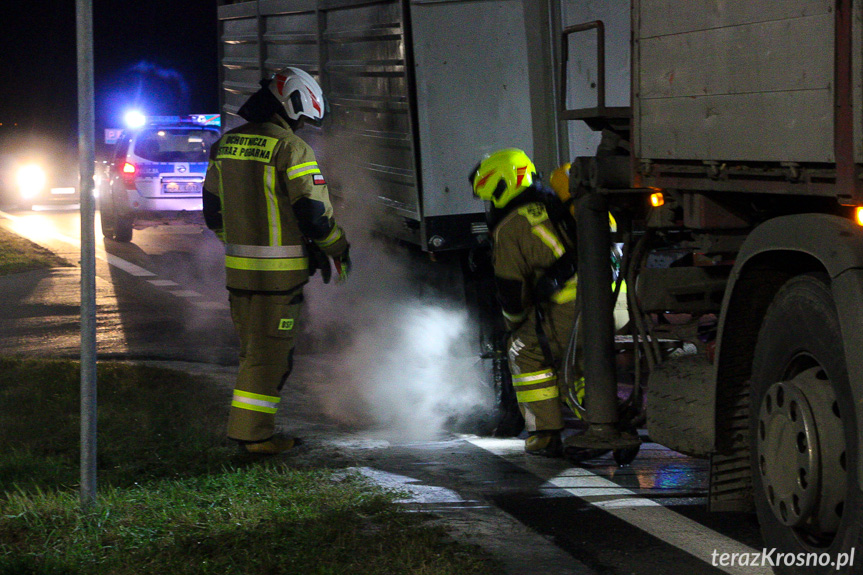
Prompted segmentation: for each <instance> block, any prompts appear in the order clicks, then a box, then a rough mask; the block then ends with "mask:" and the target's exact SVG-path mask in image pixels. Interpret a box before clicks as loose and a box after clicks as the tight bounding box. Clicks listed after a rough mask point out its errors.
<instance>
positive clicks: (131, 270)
mask: <svg viewBox="0 0 863 575" xmlns="http://www.w3.org/2000/svg"><path fill="white" fill-rule="evenodd" d="M0 217H2V218H5V219H7V220H10V221H12V222H17V221H19V220H20V221H23V218H21V216H15V215H13V214H8V213H6V212H3V211H0ZM40 233H42V234H43V235H44V236H46V237H49V238H52V239H55V240H58V241H61V242H63V243H66V244H70V245H72V246H75V247H77V248H79V249H80V248H81V241H80V240H79V239H78V238H73V237H71V236H67V235H65V234H61V233H59V232H56V231H53V230H52V231H49V232H40ZM25 237H26V236H25ZM31 241H32V240H31ZM96 258H97V259H100V260H102V261H103V262H106V263H107V264H108V265H111V266H114V267H115V268H117V269H120V270H123V271H124V272H126V273H128V274H130V275H133V276H135V277H150V278H155V277H158V276H157V275H156V274H155V273H153V272H151V271H150V270H148V269H145V268H142V267H141V266H139V265H136V264H133V263H132V262H129V261H126V260H124V259H123V258H120V257H118V256H115V255H113V254H109V253H108V252H106V251H105V248H104V247H100V246H98V245H97V246H96ZM147 281H148V282H149V283H151V284H152V285H154V286H157V287H164V288H167V287H181V286H180V284H178V283H176V282H174V281H171V280H164V279H150V280H147ZM167 291H168V292H169V293H171V294H173V295H175V296H177V297H181V298H185V299H191V298H199V297H203V295H202V294H200V293H198V292H196V291H193V290H167ZM190 303H194V304H195V306H196V307H199V308H201V309H210V310H222V309H228V307H229V306H228V305H227V304H225V303H223V302H200V301H198V302H196V301H194V300H191V301H190Z"/></svg>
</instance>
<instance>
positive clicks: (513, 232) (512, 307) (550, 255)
mask: <svg viewBox="0 0 863 575" xmlns="http://www.w3.org/2000/svg"><path fill="white" fill-rule="evenodd" d="M493 234H494V236H493V237H494V252H493V256H492V258H493V265H494V275H495V282H496V284H497V288H498V296H499V298H500V303H501V307H502V308H503V315H504V318H505V319H506V320H507V323H508V325H509V326H510V327H513V326H514V325H518V324H520V323H521V322H522V321H524V319H525V318H526V316H527V311H528V308H530V307H531V306H533V305H535V304H536V303H537V294H536V289H537V283H538V282H540V281H541V280H542V278H543V276H544V275H545V274H546V273H547V272H548V270H549V268H551V267H552V266H553V265H554V264H555V262H557V261H558V260H559V259H560V258H561V256H563V255H564V253H566V243H565V242H564V241H562V239H561V237H560V235H559V232H558V231H557V229H556V228H555V226H554V225H552V222H551V220H550V219H549V216H548V213H547V212H546V208H545V206H544V205H543V204H542V203H541V202H527V203H523V204H521V205H519V206H514V207H513V208H512V209H511V210H510V211H509V213H507V214H506V215H504V216H503V217H502V219H500V220H499V221H498V223H497V224H496V225H495V226H494V228H493ZM575 295H576V278H575V276H574V275H573V276H572V277H571V278H569V279H568V280H567V281H566V282H565V284H564V285H563V287H562V289H558V290H557V291H555V292H554V293H553V294H551V297H550V299H551V301H553V302H554V303H559V304H562V303H566V302H570V301H572V300H574V299H575Z"/></svg>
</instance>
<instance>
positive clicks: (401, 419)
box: [306, 245, 493, 441]
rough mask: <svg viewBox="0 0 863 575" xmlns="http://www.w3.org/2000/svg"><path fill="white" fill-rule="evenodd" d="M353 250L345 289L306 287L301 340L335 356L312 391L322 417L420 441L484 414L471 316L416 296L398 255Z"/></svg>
mask: <svg viewBox="0 0 863 575" xmlns="http://www.w3.org/2000/svg"><path fill="white" fill-rule="evenodd" d="M358 248H359V249H357V253H356V256H355V257H354V259H355V260H356V263H355V270H354V271H355V273H354V274H353V275H352V276H351V277H350V279H349V282H348V283H347V284H345V285H343V286H337V287H335V288H333V286H320V285H319V282H317V283H318V285H315V284H314V283H313V285H312V286H310V287H309V288H308V289H307V290H306V293H307V301H308V304H309V305H308V308H307V309H308V320H307V321H308V332H309V333H308V335H309V336H310V337H311V338H313V339H314V340H315V342H316V344H315V346H314V347H315V350H316V351H318V352H322V353H330V352H333V353H332V354H331V355H330V356H329V358H330V361H328V362H327V364H328V365H329V366H331V367H330V368H329V369H330V370H331V371H330V373H328V374H327V377H326V380H327V384H326V385H325V386H320V387H318V388H316V390H315V391H316V392H317V393H318V397H319V401H320V403H321V406H322V408H323V410H324V412H325V414H326V415H328V416H329V417H331V418H333V419H335V420H337V421H339V422H342V423H345V424H348V425H352V426H359V427H362V428H364V429H366V430H375V431H378V432H380V433H381V434H383V435H386V436H390V437H393V438H396V439H400V440H406V441H418V440H426V439H431V438H434V437H438V436H440V434H441V433H442V432H443V431H445V429H446V428H447V426H448V424H452V423H454V422H460V421H464V420H465V419H467V418H470V417H471V416H473V415H476V414H481V413H485V412H488V411H489V410H490V409H491V404H492V397H493V393H492V389H491V387H490V384H489V383H488V382H487V381H485V380H484V378H483V374H482V369H481V363H480V360H479V357H478V354H479V349H478V345H477V344H475V341H476V339H475V338H474V337H472V335H473V334H474V333H475V326H474V318H471V317H469V315H468V313H467V311H466V309H465V308H464V306H463V305H461V303H460V302H458V301H453V299H452V298H448V299H444V298H441V297H438V296H437V294H434V295H426V296H417V295H415V294H416V292H418V291H421V289H418V288H422V287H427V286H417V285H416V284H413V283H412V282H414V281H416V280H415V279H414V280H412V279H411V276H412V274H411V270H410V269H407V268H406V267H405V261H404V260H402V259H401V258H400V257H399V254H398V252H397V251H395V250H388V249H385V247H382V246H379V245H378V246H375V249H371V250H369V249H368V248H369V246H358ZM351 250H352V252H353V250H354V246H353V245H352V248H351ZM420 281H421V280H420Z"/></svg>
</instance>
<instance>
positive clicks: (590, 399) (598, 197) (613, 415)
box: [576, 193, 618, 425]
mask: <svg viewBox="0 0 863 575" xmlns="http://www.w3.org/2000/svg"><path fill="white" fill-rule="evenodd" d="M576 206H577V208H576V209H577V210H578V212H577V221H578V272H579V273H578V289H579V291H581V295H582V297H583V301H584V302H585V305H584V308H583V309H582V312H581V315H582V321H583V322H584V326H585V329H586V330H587V331H586V334H587V335H586V337H585V338H584V377H585V380H587V389H586V393H587V421H588V422H589V423H590V424H591V425H594V424H600V425H603V424H608V425H614V424H616V423H617V420H618V415H617V376H616V374H615V371H614V319H613V318H614V297H613V295H612V291H611V289H612V288H611V262H610V256H609V254H610V253H611V236H610V233H609V229H608V201H607V200H606V198H605V196H603V195H602V194H598V193H592V194H587V195H585V196H583V197H582V198H581V199H579V200H578V202H577V204H576Z"/></svg>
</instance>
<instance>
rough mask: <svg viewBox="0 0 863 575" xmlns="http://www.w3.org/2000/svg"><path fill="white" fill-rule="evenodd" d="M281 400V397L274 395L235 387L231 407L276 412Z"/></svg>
mask: <svg viewBox="0 0 863 575" xmlns="http://www.w3.org/2000/svg"><path fill="white" fill-rule="evenodd" d="M280 401H281V399H280V398H278V397H274V396H272V395H261V394H259V393H250V392H248V391H240V390H238V389H235V390H234V398H233V400H232V401H231V407H236V408H238V409H248V410H249V411H260V412H262V413H276V411H277V410H278V407H279V402H280Z"/></svg>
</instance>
